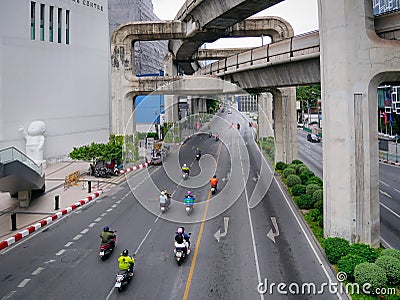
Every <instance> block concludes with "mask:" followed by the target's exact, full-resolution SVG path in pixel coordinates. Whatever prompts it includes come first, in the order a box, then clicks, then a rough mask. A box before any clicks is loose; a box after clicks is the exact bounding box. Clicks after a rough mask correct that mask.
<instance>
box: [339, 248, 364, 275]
mask: <svg viewBox="0 0 400 300" xmlns="http://www.w3.org/2000/svg"><path fill="white" fill-rule="evenodd" d="M364 262H367V260H366V259H365V258H364V257H362V256H359V255H357V254H347V255H345V256H342V257H341V258H340V259H339V261H338V263H337V266H338V269H339V271H340V272H345V273H346V275H347V279H348V280H350V281H354V269H355V267H356V266H357V265H359V264H361V263H364Z"/></svg>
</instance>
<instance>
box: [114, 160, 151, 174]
mask: <svg viewBox="0 0 400 300" xmlns="http://www.w3.org/2000/svg"><path fill="white" fill-rule="evenodd" d="M149 164H150V162H147V163H144V164H141V165H138V166H135V167H132V168H128V169H124V170H120V171H119V174H124V173H128V172H131V171H135V170H139V169H143V168H147V167H148V166H149Z"/></svg>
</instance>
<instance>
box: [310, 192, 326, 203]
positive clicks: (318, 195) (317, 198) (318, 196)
mask: <svg viewBox="0 0 400 300" xmlns="http://www.w3.org/2000/svg"><path fill="white" fill-rule="evenodd" d="M312 197H313V198H314V200H315V202H318V201H323V199H324V191H323V189H319V190H316V191H315V192H314V193H313V194H312Z"/></svg>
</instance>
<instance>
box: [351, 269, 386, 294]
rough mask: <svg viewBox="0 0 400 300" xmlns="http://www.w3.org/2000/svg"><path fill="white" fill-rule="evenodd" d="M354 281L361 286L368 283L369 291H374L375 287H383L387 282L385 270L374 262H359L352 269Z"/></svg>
mask: <svg viewBox="0 0 400 300" xmlns="http://www.w3.org/2000/svg"><path fill="white" fill-rule="evenodd" d="M354 281H355V282H356V283H358V284H359V285H360V286H361V287H362V286H364V285H365V284H370V286H371V287H370V289H369V291H370V292H373V291H375V290H376V289H377V288H380V289H382V288H384V287H386V284H387V277H386V273H385V270H383V269H382V268H381V267H379V266H378V265H377V264H374V263H369V262H365V263H361V264H359V265H357V266H356V267H355V269H354Z"/></svg>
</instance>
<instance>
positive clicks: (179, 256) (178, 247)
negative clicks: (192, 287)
mask: <svg viewBox="0 0 400 300" xmlns="http://www.w3.org/2000/svg"><path fill="white" fill-rule="evenodd" d="M185 248H186V244H185V242H183V243H182V244H178V243H177V242H175V248H174V256H175V260H176V263H177V264H178V266H180V265H181V264H182V262H183V261H184V260H185V258H186V250H185Z"/></svg>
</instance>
